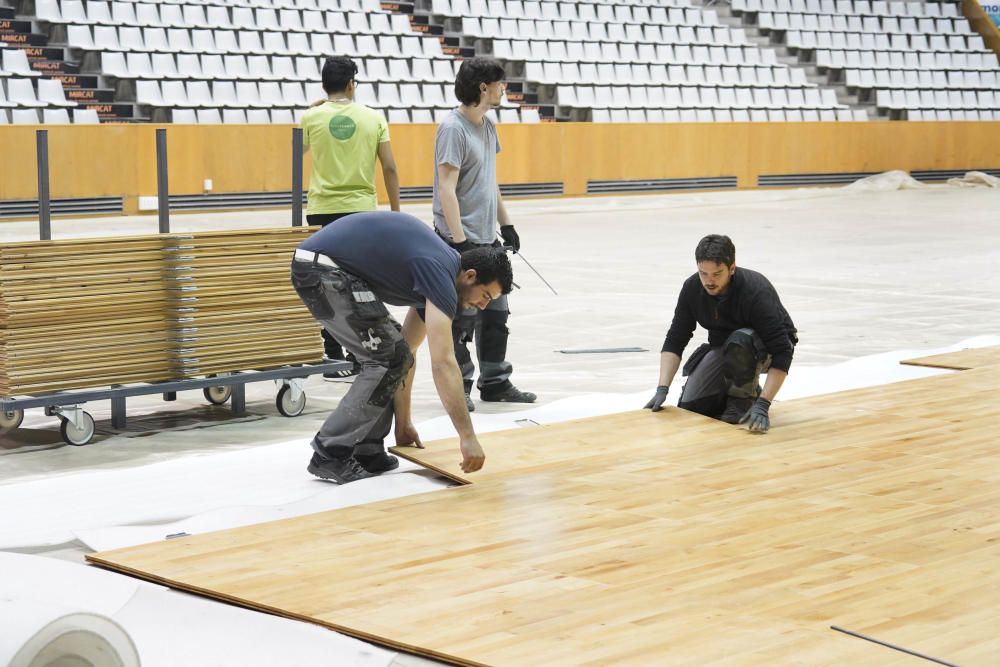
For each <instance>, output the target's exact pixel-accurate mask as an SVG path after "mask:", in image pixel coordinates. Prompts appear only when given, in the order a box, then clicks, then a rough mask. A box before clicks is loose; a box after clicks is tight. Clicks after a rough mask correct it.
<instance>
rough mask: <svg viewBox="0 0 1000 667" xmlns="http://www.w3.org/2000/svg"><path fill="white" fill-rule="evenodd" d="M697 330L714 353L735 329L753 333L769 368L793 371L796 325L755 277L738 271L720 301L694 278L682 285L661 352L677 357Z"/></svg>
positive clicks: (761, 278) (753, 273)
mask: <svg viewBox="0 0 1000 667" xmlns="http://www.w3.org/2000/svg"><path fill="white" fill-rule="evenodd" d="M696 324H700V325H701V326H702V327H704V328H705V329H707V330H708V343H709V345H712V346H713V347H714V346H719V345H722V344H723V343H724V342H725V341H726V338H728V337H729V334H731V333H732V332H734V331H736V330H737V329H743V328H750V329H753V330H754V331H756V332H757V335H759V336H760V337H761V339H762V340H763V341H764V345H765V347H766V348H767V351H768V352H769V353H770V355H771V367H772V368H777V369H778V370H782V371H785V372H786V373H787V372H788V368H789V367H790V366H791V365H792V354H793V352H794V350H795V347H794V346H795V343H797V342H798V337H797V332H796V330H795V324H793V323H792V318H791V317H789V315H788V311H786V310H785V307H784V306H782V305H781V299H779V298H778V292H777V291H775V289H774V286H773V285H771V282H770V281H769V280H768V279H767V278H765V277H764V276H763V275H761V274H760V273H757V272H756V271H751V270H750V269H744V268H742V267H740V268H737V269H736V273H735V274H733V278H732V281H731V282H730V284H729V288H728V289H727V290H726V292H725V294H722V295H721V296H710V295H709V294H708V292H706V291H705V288H704V287H702V285H701V280H700V279H699V278H698V274H697V273H696V274H694V275H693V276H691V277H690V278H688V279H687V280H685V281H684V286H683V287H682V288H681V293H680V295H679V296H678V297H677V307H676V308H675V309H674V320H673V322H671V323H670V329H669V330H668V331H667V337H666V339H664V341H663V352H673V353H674V354H676V355H677V356H681V354H682V353H683V352H684V348H685V347H686V346H687V344H688V342H689V341H690V340H691V336H692V335H694V330H695V325H696Z"/></svg>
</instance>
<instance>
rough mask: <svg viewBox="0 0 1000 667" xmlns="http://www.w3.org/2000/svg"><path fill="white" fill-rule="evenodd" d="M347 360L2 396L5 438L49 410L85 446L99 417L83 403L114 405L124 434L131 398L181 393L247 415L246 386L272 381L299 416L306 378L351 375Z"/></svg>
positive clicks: (0, 423) (289, 411) (67, 436)
mask: <svg viewBox="0 0 1000 667" xmlns="http://www.w3.org/2000/svg"><path fill="white" fill-rule="evenodd" d="M350 367H351V363H350V362H348V361H330V362H324V363H321V364H305V365H302V366H281V367H279V368H270V369H265V370H251V371H239V372H234V373H228V374H220V375H215V376H212V377H204V378H195V379H187V380H168V381H166V382H154V383H149V384H129V385H121V386H114V387H109V388H108V389H84V390H79V391H65V392H56V393H51V394H44V395H39V396H26V397H23V398H21V397H9V398H8V397H2V396H0V434H2V433H6V432H8V431H12V430H14V429H16V428H17V427H19V426H20V425H21V422H22V421H23V420H24V411H25V410H28V409H30V408H45V414H46V415H50V416H52V415H58V416H59V419H60V422H61V423H60V426H59V433H60V434H61V435H62V438H63V440H64V441H66V443H67V444H70V445H78V446H80V445H86V444H87V443H89V442H90V441H91V439H93V437H94V431H95V425H94V418H93V416H91V414H90V413H89V412H87V411H86V410H84V409H83V407H82V406H83V404H84V403H89V402H91V401H103V400H110V401H111V426H112V427H113V428H115V429H118V430H124V429H125V425H126V417H125V401H126V399H128V398H129V397H130V396H148V395H151V394H163V400H165V401H173V400H175V399H176V398H177V392H179V391H190V390H193V389H201V390H202V393H204V395H205V398H206V399H207V400H208V401H209V402H210V403H213V404H214V405H223V404H224V403H226V401H230V399H231V403H230V407H231V408H232V411H233V414H234V415H242V414H245V413H246V385H247V384H249V383H251V382H264V381H267V380H273V381H274V382H275V383H276V384H277V385H279V387H278V392H277V395H276V396H275V399H274V404H275V407H277V408H278V412H280V413H281V414H282V415H284V416H285V417H297V416H299V415H300V414H302V411H303V410H305V407H306V392H305V389H304V384H305V381H306V378H308V377H309V376H310V375H315V374H317V373H330V372H335V371H340V370H347V369H349V368H350Z"/></svg>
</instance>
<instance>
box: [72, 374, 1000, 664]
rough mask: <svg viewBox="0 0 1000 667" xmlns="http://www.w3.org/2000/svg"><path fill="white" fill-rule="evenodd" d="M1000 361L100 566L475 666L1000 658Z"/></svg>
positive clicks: (675, 424) (501, 460) (620, 417)
mask: <svg viewBox="0 0 1000 667" xmlns="http://www.w3.org/2000/svg"><path fill="white" fill-rule="evenodd" d="M998 392H1000V367H996V366H993V367H989V366H987V367H983V368H977V369H974V370H967V371H962V372H957V373H953V374H948V375H942V376H936V377H931V378H924V379H920V380H912V381H907V382H902V383H898V384H892V385H883V386H878V387H871V388H866V389H860V390H853V391H847V392H842V393H837V394H830V395H824V396H817V397H812V398H807V399H801V400H795V401H788V402H780V401H779V402H776V403H775V405H774V407H773V408H772V410H771V416H772V430H771V431H770V432H769V433H768V434H766V435H756V434H750V433H748V432H747V431H745V430H744V429H742V428H739V427H734V426H729V425H726V424H722V423H719V422H715V421H713V420H710V419H706V418H702V417H700V416H698V415H693V414H690V413H687V412H684V411H681V410H678V409H677V408H669V409H666V410H664V411H663V412H660V413H657V414H652V413H650V412H648V411H635V412H629V413H623V414H617V415H611V416H605V417H597V418H592V419H583V420H577V421H573V422H566V423H560V424H553V425H551V426H538V427H530V428H521V429H517V430H514V431H507V432H500V433H490V434H486V435H484V436H482V443H483V445H484V447H485V449H486V452H487V457H488V458H487V462H486V467H485V468H484V470H482V471H480V472H478V473H473V474H470V475H465V474H463V473H461V471H459V470H458V466H457V463H458V460H459V455H458V451H457V443H456V441H454V440H442V441H438V442H433V443H428V448H427V449H426V450H412V449H408V450H406V454H407V456H409V457H410V458H413V459H414V460H418V461H421V462H424V463H426V464H427V465H429V466H431V467H433V468H436V469H438V470H440V471H442V472H443V473H445V474H447V475H448V476H451V477H453V478H455V479H458V480H463V481H465V482H470V483H468V484H466V485H464V486H458V487H455V488H451V489H447V490H442V491H437V492H431V493H425V494H421V495H417V496H410V497H406V498H400V499H396V500H391V501H386V502H380V503H375V504H370V505H363V506H358V507H351V508H346V509H342V510H336V511H332V512H326V513H321V514H316V515H311V516H306V517H300V518H294V519H288V520H283V521H277V522H273V523H267V524H261V525H255V526H247V527H243V528H237V529H233V530H227V531H221V532H217V533H209V534H205V535H194V536H190V537H183V538H178V539H173V540H170V541H165V542H159V543H155V544H150V545H143V546H139V547H133V548H128V549H121V550H117V551H112V552H106V553H99V554H92V555H90V556H89V557H88V558H89V560H91V561H92V562H94V563H97V564H100V565H103V566H106V567H110V568H113V569H116V570H120V571H123V572H126V573H130V574H134V575H136V576H139V577H143V578H146V579H150V580H153V581H157V582H161V583H167V584H169V585H171V586H175V587H177V588H182V589H185V590H189V591H192V592H195V593H200V594H203V595H208V596H212V597H216V598H219V599H222V600H228V601H233V602H237V603H239V604H243V605H246V606H250V607H253V608H257V609H262V610H266V611H271V612H274V613H278V614H282V615H285V616H291V617H295V618H301V619H306V620H310V621H313V622H316V623H320V624H323V625H326V626H329V627H331V628H334V629H337V630H340V631H343V632H346V633H348V634H351V635H355V636H358V637H362V638H366V639H370V640H373V641H376V642H379V643H382V644H386V645H389V646H393V647H397V648H401V649H404V650H407V651H412V652H415V653H420V654H423V655H426V656H429V657H435V658H438V659H443V660H447V661H452V662H455V663H458V664H466V665H504V666H506V665H707V664H713V665H715V664H718V665H810V666H811V665H917V664H930V663H927V662H925V661H923V660H921V659H919V658H915V657H912V656H908V655H905V654H903V653H900V652H897V651H894V650H892V649H889V648H885V647H882V646H878V645H875V644H872V643H870V642H866V641H863V640H861V639H857V638H853V637H849V636H846V635H843V634H841V633H838V632H835V631H833V630H831V629H830V626H831V625H838V626H841V627H845V628H848V629H851V630H854V631H858V632H862V633H865V634H867V635H871V636H873V637H876V638H878V639H881V640H883V641H887V642H891V643H893V644H897V645H900V646H903V647H906V648H909V649H911V650H914V651H919V652H922V653H925V654H929V655H932V656H936V657H938V658H941V659H944V660H948V661H950V662H953V663H957V664H961V665H995V664H997V660H998V656H1000V633H998V632H997V628H998V627H1000V621H998V619H1000V447H998V446H997V444H996V438H995V436H994V433H995V431H994V430H993V429H995V428H996V425H997V423H1000V401H998V400H997V395H998Z"/></svg>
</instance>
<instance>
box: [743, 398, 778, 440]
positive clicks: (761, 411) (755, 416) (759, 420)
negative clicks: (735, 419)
mask: <svg viewBox="0 0 1000 667" xmlns="http://www.w3.org/2000/svg"><path fill="white" fill-rule="evenodd" d="M770 407H771V401H769V400H767V399H766V398H758V399H757V400H756V401H754V404H753V405H751V406H750V409H749V410H747V413H746V414H745V415H743V418H742V419H740V422H739V423H740V424H746V425H747V430H748V431H752V432H754V433H767V430H768V429H769V428H771V420H770V418H769V417H768V416H767V409H768V408H770Z"/></svg>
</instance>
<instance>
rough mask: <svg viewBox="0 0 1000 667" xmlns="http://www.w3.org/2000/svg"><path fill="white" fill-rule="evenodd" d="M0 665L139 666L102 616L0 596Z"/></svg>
mask: <svg viewBox="0 0 1000 667" xmlns="http://www.w3.org/2000/svg"><path fill="white" fill-rule="evenodd" d="M0 628H2V630H0V665H8V666H9V667H138V666H139V654H138V652H137V651H136V647H135V644H134V643H133V642H132V639H131V638H130V637H129V635H128V633H127V632H125V630H124V629H123V628H122V627H121V626H120V625H118V624H117V623H115V622H114V621H113V620H111V619H110V618H108V617H106V616H103V615H101V614H95V613H93V612H89V611H83V610H78V609H73V608H68V607H60V606H57V605H52V604H50V603H48V602H39V601H36V600H25V599H19V598H11V597H0Z"/></svg>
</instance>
